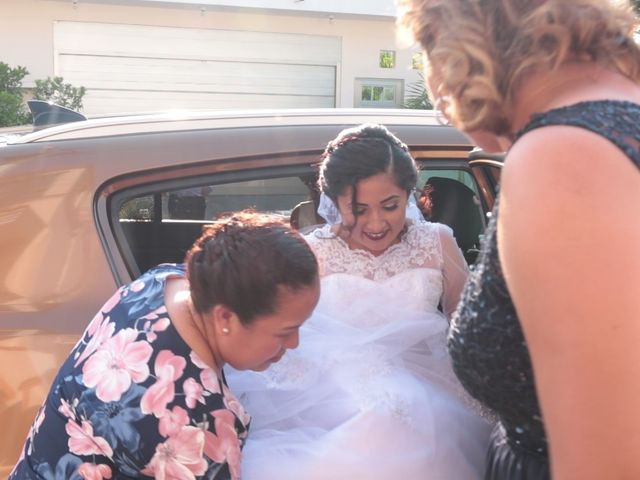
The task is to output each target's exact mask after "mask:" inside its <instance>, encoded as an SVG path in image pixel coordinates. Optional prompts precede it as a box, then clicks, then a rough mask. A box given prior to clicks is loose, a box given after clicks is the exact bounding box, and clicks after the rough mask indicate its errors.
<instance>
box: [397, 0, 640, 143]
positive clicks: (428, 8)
mask: <svg viewBox="0 0 640 480" xmlns="http://www.w3.org/2000/svg"><path fill="white" fill-rule="evenodd" d="M398 6H399V10H400V16H399V24H400V26H401V27H404V28H408V29H409V30H410V32H411V34H412V35H413V37H414V38H415V39H416V40H417V41H419V42H420V44H421V45H422V48H423V49H424V51H425V53H426V55H427V57H428V59H429V63H430V64H431V65H432V66H434V67H435V68H437V72H438V74H439V75H438V77H439V80H441V82H442V83H441V86H440V89H441V90H442V91H441V92H438V93H444V94H445V95H446V98H447V101H446V102H445V103H446V105H445V108H444V112H445V114H446V116H447V117H448V118H449V119H450V120H451V121H452V122H453V123H454V124H455V125H456V126H457V127H458V128H461V129H462V130H464V131H473V130H477V129H483V130H488V131H491V132H493V133H495V134H497V135H506V136H510V135H512V134H513V132H512V131H511V119H512V106H513V97H514V93H515V90H516V89H517V88H518V86H519V85H520V84H521V83H522V81H523V79H525V78H526V77H527V76H528V75H530V74H531V73H533V72H537V71H544V70H551V69H554V68H556V67H558V66H559V65H561V64H563V63H565V62H568V61H576V60H577V61H592V62H596V63H598V64H601V65H604V66H606V67H607V68H613V69H616V70H617V71H619V72H620V73H621V74H623V75H625V76H626V77H628V78H630V79H632V80H634V81H636V82H638V81H640V48H639V46H638V45H637V44H636V43H635V42H634V39H633V33H634V30H635V28H636V27H637V23H636V19H635V17H634V15H633V13H632V9H631V6H630V4H629V2H628V0H398ZM434 93H435V92H434Z"/></svg>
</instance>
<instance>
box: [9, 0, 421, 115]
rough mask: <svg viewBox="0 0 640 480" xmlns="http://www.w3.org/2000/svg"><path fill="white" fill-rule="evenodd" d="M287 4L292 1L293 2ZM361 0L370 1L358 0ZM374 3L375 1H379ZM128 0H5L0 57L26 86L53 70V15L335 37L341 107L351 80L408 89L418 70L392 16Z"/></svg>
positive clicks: (350, 95)
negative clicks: (388, 58)
mask: <svg viewBox="0 0 640 480" xmlns="http://www.w3.org/2000/svg"><path fill="white" fill-rule="evenodd" d="M270 1H271V0H270ZM290 1H291V3H293V0H290ZM306 1H309V0H305V2H306ZM318 1H320V0H318ZM364 1H367V2H368V1H369V0H362V1H361V2H359V3H363V2H364ZM373 1H374V3H376V4H379V3H380V2H381V1H382V0H373ZM305 2H299V3H305ZM130 3H131V4H129V2H122V1H121V2H113V1H109V2H106V1H104V0H100V1H98V2H96V1H95V0H94V1H89V0H78V1H77V2H74V1H73V0H2V1H1V4H2V8H1V13H2V15H1V16H0V61H3V62H5V63H8V64H9V65H11V66H14V67H15V66H17V65H21V66H25V67H27V69H28V70H29V72H30V75H29V76H28V77H27V78H25V81H24V85H25V86H26V87H33V86H34V80H35V79H37V78H46V77H47V76H53V75H55V74H56V73H57V72H56V71H55V67H54V51H53V50H54V44H53V37H54V35H53V25H54V22H55V21H56V20H66V21H82V22H107V23H119V24H139V25H157V26H176V27H193V28H211V29H225V30H229V29H231V30H248V31H264V32H286V33H301V34H314V35H331V36H338V37H340V38H341V40H342V42H341V44H342V63H341V65H339V68H338V72H337V75H338V81H337V92H336V93H337V98H336V106H338V107H351V106H353V105H354V83H355V79H356V78H362V77H366V78H388V79H402V80H404V83H405V87H406V86H407V85H408V84H410V83H412V82H415V81H417V79H418V75H417V71H416V70H412V69H411V56H412V53H413V51H414V50H412V49H411V48H399V47H398V46H396V34H395V19H394V18H393V17H386V16H380V18H375V17H371V16H367V17H357V16H354V15H352V14H348V15H343V14H339V13H338V14H327V15H324V14H313V15H303V14H301V13H300V12H288V13H273V11H271V12H270V13H266V12H264V11H256V13H252V12H253V11H252V10H247V9H237V10H229V9H226V8H223V9H219V10H216V8H215V6H213V5H207V6H206V9H205V10H204V11H202V10H201V8H202V5H201V4H202V3H203V2H189V4H183V5H178V4H177V3H179V2H175V1H174V2H172V3H171V4H170V6H159V4H160V3H163V2H160V1H157V0H156V1H149V0H145V1H139V0H132V1H131V2H130ZM216 3H223V2H216ZM228 3H230V2H228ZM245 3H246V2H245ZM263 3H264V2H263ZM316 3H317V2H316ZM333 3H335V4H336V5H337V4H339V3H341V2H340V1H338V0H336V1H335V2H333ZM344 3H349V2H344ZM378 6H380V5H378ZM376 11H379V9H378V10H376ZM316 13H317V12H316ZM387 49H389V50H395V51H396V67H395V68H393V69H383V68H380V67H379V60H378V58H379V51H380V50H387Z"/></svg>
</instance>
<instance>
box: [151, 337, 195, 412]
mask: <svg viewBox="0 0 640 480" xmlns="http://www.w3.org/2000/svg"><path fill="white" fill-rule="evenodd" d="M186 365H187V361H186V360H185V359H184V358H182V357H179V356H177V355H174V354H173V353H172V352H171V351H170V350H162V351H161V352H160V353H158V356H157V357H156V361H155V364H154V371H155V374H156V378H157V380H156V383H154V384H153V385H151V386H150V387H149V388H148V389H147V391H146V392H144V395H143V396H142V399H141V400H140V410H141V411H142V413H144V414H149V413H153V414H154V415H155V416H156V417H157V418H161V417H162V416H163V415H164V414H165V412H166V411H167V404H168V403H169V402H172V401H173V399H174V398H175V395H176V389H175V382H176V380H178V379H179V378H180V377H181V376H182V372H183V371H184V367H185V366H186Z"/></svg>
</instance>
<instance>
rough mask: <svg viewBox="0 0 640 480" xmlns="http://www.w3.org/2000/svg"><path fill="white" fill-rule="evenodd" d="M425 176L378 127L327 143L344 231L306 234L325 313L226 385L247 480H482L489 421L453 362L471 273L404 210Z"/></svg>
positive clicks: (445, 238) (332, 196) (338, 221)
mask: <svg viewBox="0 0 640 480" xmlns="http://www.w3.org/2000/svg"><path fill="white" fill-rule="evenodd" d="M416 179H417V170H416V166H415V162H414V161H413V158H412V157H411V155H410V154H409V152H408V150H407V147H406V146H405V145H404V144H402V143H401V142H400V141H399V140H398V139H397V138H396V137H395V136H393V135H392V134H391V133H390V132H389V131H388V130H387V129H386V128H384V127H382V126H378V125H364V126H361V127H358V128H353V129H348V130H345V131H343V132H342V133H341V134H340V135H339V136H338V137H337V138H336V139H335V140H334V141H332V142H331V143H329V145H328V147H327V150H326V152H325V155H324V161H323V163H322V168H321V173H320V184H321V188H322V192H323V194H324V195H325V198H324V199H323V200H322V201H321V202H320V204H321V208H322V212H323V216H325V218H327V219H328V220H329V221H330V223H332V222H335V224H334V225H331V224H328V225H325V226H324V227H321V228H319V229H317V230H315V231H313V232H311V233H310V234H309V235H307V237H306V238H307V241H308V242H309V244H310V245H311V248H312V249H313V251H314V253H315V254H316V256H317V258H318V263H319V265H320V275H321V278H322V280H321V285H322V293H321V296H320V302H319V303H318V307H317V308H316V311H315V312H314V314H313V315H312V317H311V319H310V320H309V322H307V324H306V326H305V327H304V328H303V329H302V330H301V332H300V347H299V348H298V349H297V350H296V351H295V352H289V353H287V355H286V356H285V357H284V358H283V359H282V363H281V365H280V366H275V365H274V366H273V367H272V368H270V369H269V370H267V371H266V372H264V373H259V374H256V373H252V372H241V373H240V374H238V375H230V376H229V384H230V385H232V388H233V389H234V391H237V392H245V394H246V395H244V396H242V401H243V403H244V404H245V405H246V407H247V409H249V410H250V411H251V412H252V413H253V419H254V420H253V424H252V437H251V440H249V442H248V443H247V445H246V448H245V451H244V459H243V472H244V477H243V478H244V480H271V479H275V478H277V479H279V480H301V479H304V480H319V479H326V480H329V479H331V480H336V479H337V480H351V479H367V480H390V479H407V480H412V479H415V480H417V479H423V478H424V479H430V480H479V479H481V478H482V473H483V471H484V459H485V451H486V448H487V445H488V441H489V433H490V430H491V425H490V423H489V422H488V421H487V420H486V419H485V418H483V417H481V416H479V415H478V414H477V413H476V411H475V410H474V408H473V406H472V405H470V404H471V399H470V398H469V397H468V396H467V395H466V394H465V393H464V389H463V388H462V386H461V385H460V383H459V382H458V380H457V379H456V378H455V374H454V373H453V370H452V368H451V364H450V360H449V356H448V354H447V352H446V332H447V329H448V326H449V323H448V318H449V315H450V314H451V313H452V311H453V310H454V309H455V306H456V304H457V302H458V299H459V295H460V291H461V289H462V286H463V285H464V282H465V279H466V277H467V273H468V270H467V267H466V263H465V260H464V258H463V256H462V253H461V252H460V249H459V248H458V245H457V244H456V241H455V239H454V237H453V234H452V231H451V229H449V228H448V227H446V226H445V225H442V224H437V223H428V222H424V220H422V221H421V222H420V221H419V220H420V218H421V217H419V211H418V209H417V207H416V205H415V204H411V203H409V202H408V201H409V196H410V193H411V192H412V190H413V189H414V187H415V184H416ZM327 205H328V206H329V208H325V207H326V206H327ZM408 205H409V208H407V207H408ZM336 206H337V207H336ZM408 211H409V213H407V212H408ZM408 215H409V216H414V215H415V221H412V220H409V219H408V218H407V217H408ZM439 304H440V305H442V310H443V312H440V311H439V310H438V305H439Z"/></svg>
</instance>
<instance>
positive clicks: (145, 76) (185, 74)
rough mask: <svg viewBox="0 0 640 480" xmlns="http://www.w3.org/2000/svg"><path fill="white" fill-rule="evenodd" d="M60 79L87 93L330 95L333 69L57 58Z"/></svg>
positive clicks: (233, 63)
mask: <svg viewBox="0 0 640 480" xmlns="http://www.w3.org/2000/svg"><path fill="white" fill-rule="evenodd" d="M59 58H60V67H61V69H63V70H64V72H65V80H67V81H69V82H71V83H73V84H77V85H85V86H87V85H90V88H91V89H114V90H120V89H140V90H157V91H162V90H175V91H184V92H198V91H209V92H210V91H215V92H220V93H251V94H254V93H263V94H285V95H297V94H300V87H301V84H303V85H304V89H305V93H306V94H307V95H312V96H315V95H320V96H332V97H333V96H335V68H334V67H330V66H320V65H290V64H274V63H248V62H221V61H194V60H176V59H148V58H144V59H140V58H130V57H99V56H93V55H61V56H60V57H59Z"/></svg>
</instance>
